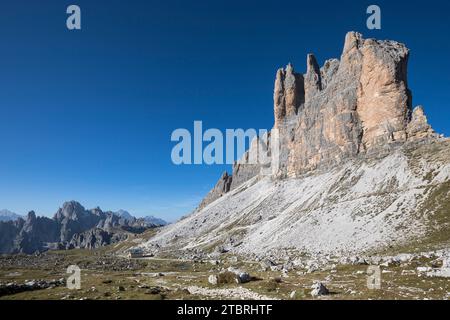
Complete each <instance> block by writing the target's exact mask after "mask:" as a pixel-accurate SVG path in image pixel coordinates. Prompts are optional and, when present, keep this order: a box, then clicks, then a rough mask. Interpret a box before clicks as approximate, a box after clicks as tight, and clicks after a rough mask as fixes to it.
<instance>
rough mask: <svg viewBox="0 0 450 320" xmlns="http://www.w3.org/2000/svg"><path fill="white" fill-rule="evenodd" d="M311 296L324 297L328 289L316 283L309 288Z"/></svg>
mask: <svg viewBox="0 0 450 320" xmlns="http://www.w3.org/2000/svg"><path fill="white" fill-rule="evenodd" d="M311 289H312V290H311V296H313V297H317V296H324V295H327V294H329V293H330V292H329V291H328V289H327V288H326V287H325V286H324V285H323V284H322V283H320V282H316V283H314V284H313V285H312V286H311Z"/></svg>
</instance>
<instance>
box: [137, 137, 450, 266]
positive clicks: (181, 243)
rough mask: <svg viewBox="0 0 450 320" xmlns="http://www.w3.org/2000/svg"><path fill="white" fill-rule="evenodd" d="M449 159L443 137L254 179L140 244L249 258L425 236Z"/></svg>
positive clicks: (370, 246) (446, 181)
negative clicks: (304, 171) (305, 171)
mask: <svg viewBox="0 0 450 320" xmlns="http://www.w3.org/2000/svg"><path fill="white" fill-rule="evenodd" d="M422 154H429V157H428V158H426V157H424V156H423V155H422ZM449 159H450V142H449V141H445V142H436V143H434V144H433V145H432V146H428V145H424V146H419V147H418V149H407V148H401V149H398V150H396V151H394V152H393V153H392V154H390V155H388V156H385V157H383V158H381V159H372V160H367V159H353V160H349V161H347V163H345V164H343V165H341V166H337V167H334V168H333V169H330V170H326V171H321V172H319V171H317V172H314V173H313V174H309V175H304V176H303V177H301V178H289V179H285V180H274V179H272V178H271V177H263V178H258V177H255V178H253V179H251V180H249V181H247V182H245V183H244V184H242V185H240V186H239V187H238V188H236V189H235V190H232V191H230V192H229V193H227V194H226V195H224V196H222V197H221V198H220V199H218V200H216V201H214V202H213V203H211V204H209V205H207V206H206V207H205V208H203V209H202V210H200V211H196V212H194V213H193V214H191V215H190V216H188V217H186V218H184V219H183V220H180V221H179V222H177V223H175V224H173V225H170V226H168V227H166V228H164V229H163V230H161V232H160V233H159V234H157V235H156V236H155V237H154V238H153V239H151V240H150V241H149V242H148V243H147V244H146V245H145V248H146V250H148V251H152V252H154V253H157V252H158V251H160V250H162V251H164V249H167V250H174V249H179V250H180V251H181V252H185V253H187V252H191V253H192V252H196V250H199V251H201V252H207V253H214V251H215V248H216V247H219V246H220V247H221V248H226V249H225V250H221V252H232V253H238V254H243V255H245V256H247V257H248V258H250V257H252V256H253V257H254V256H265V255H270V254H271V253H276V254H277V255H280V254H282V252H283V249H286V248H291V249H295V251H297V252H308V253H311V254H340V253H342V254H351V253H360V252H366V251H369V250H376V249H381V248H388V247H389V246H392V245H400V244H402V243H405V242H407V241H409V240H414V239H421V238H423V239H426V238H425V235H426V234H427V233H428V232H431V229H430V228H434V227H435V226H436V222H437V218H438V217H437V216H435V213H437V212H439V210H440V209H439V208H440V206H442V204H445V203H448V201H449V200H450V193H449V192H450V161H449ZM437 195H441V196H442V198H439V199H438V200H439V201H437V202H436V201H435V200H436V196H437ZM447 218H448V216H447ZM444 219H445V218H444ZM437 225H440V226H442V227H443V228H444V229H445V230H448V227H449V226H448V224H447V225H445V224H444V223H439V224H437ZM445 230H440V232H441V234H443V233H445Z"/></svg>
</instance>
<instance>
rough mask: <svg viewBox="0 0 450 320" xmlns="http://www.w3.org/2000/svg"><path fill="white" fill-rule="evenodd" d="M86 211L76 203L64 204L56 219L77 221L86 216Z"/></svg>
mask: <svg viewBox="0 0 450 320" xmlns="http://www.w3.org/2000/svg"><path fill="white" fill-rule="evenodd" d="M85 213H86V209H85V208H84V207H83V206H82V205H81V204H80V203H79V202H76V201H67V202H64V203H63V205H62V207H61V208H60V209H59V210H58V211H57V213H56V215H55V218H56V219H57V220H61V219H77V218H80V217H82V216H83V215H85Z"/></svg>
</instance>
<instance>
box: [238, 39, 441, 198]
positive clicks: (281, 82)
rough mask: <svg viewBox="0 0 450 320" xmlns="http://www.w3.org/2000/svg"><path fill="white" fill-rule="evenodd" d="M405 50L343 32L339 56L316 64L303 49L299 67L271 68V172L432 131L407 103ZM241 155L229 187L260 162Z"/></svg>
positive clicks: (303, 168)
mask: <svg viewBox="0 0 450 320" xmlns="http://www.w3.org/2000/svg"><path fill="white" fill-rule="evenodd" d="M408 57H409V50H408V49H407V48H406V46H405V45H404V44H401V43H398V42H395V41H379V40H374V39H363V37H362V35H361V34H359V33H356V32H349V33H348V34H347V35H346V37H345V43H344V49H343V52H342V55H341V58H340V60H337V59H330V60H327V61H326V62H325V63H324V65H323V67H321V68H320V67H319V64H318V62H317V60H316V58H315V57H314V55H312V54H309V55H308V56H307V61H306V73H305V74H301V73H296V72H295V71H294V68H293V66H292V65H291V64H289V65H288V66H287V67H286V68H285V69H279V70H278V71H277V73H276V78H275V86H274V118H275V124H274V129H276V130H278V133H279V134H278V136H279V148H280V152H279V158H278V159H279V166H278V168H279V169H278V172H277V173H275V174H274V176H275V177H291V176H298V175H302V174H304V173H306V172H308V171H311V170H314V169H317V168H319V167H331V166H333V165H336V164H339V163H342V162H343V161H345V159H349V158H351V157H355V156H361V155H362V156H366V157H370V156H371V155H378V154H380V153H386V152H389V151H390V150H392V149H393V148H395V147H397V146H399V145H401V144H403V143H405V142H408V141H417V140H423V139H434V138H436V137H437V135H436V134H435V133H434V131H433V130H432V128H431V127H430V125H429V124H428V123H427V119H426V117H425V115H424V112H423V108H422V107H418V108H416V109H415V110H414V111H412V95H411V92H410V90H409V88H408V82H407V64H408ZM272 132H273V130H272ZM252 148H253V146H252ZM250 151H251V150H250ZM246 157H247V158H248V157H249V155H248V154H245V155H244V158H243V159H242V160H244V161H239V162H238V163H237V164H236V165H235V166H234V167H233V183H232V185H231V190H232V189H234V188H236V187H237V186H238V185H240V184H241V183H243V182H245V181H247V180H248V179H250V178H252V177H254V176H256V175H258V174H260V170H261V166H258V165H254V164H252V165H248V164H247V165H246V164H245V160H246V159H245V158H246Z"/></svg>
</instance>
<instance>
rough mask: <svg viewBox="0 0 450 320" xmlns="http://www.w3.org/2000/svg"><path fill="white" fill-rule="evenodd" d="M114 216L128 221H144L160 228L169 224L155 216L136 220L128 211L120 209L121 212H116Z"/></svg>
mask: <svg viewBox="0 0 450 320" xmlns="http://www.w3.org/2000/svg"><path fill="white" fill-rule="evenodd" d="M114 214H116V215H117V216H119V217H121V218H123V219H125V220H127V221H130V220H133V219H143V220H144V221H145V222H147V223H148V224H150V225H156V226H158V227H161V226H165V225H166V224H167V222H166V221H165V220H163V219H160V218H156V217H154V216H146V217H143V218H136V217H134V216H133V215H131V214H130V213H129V212H128V211H126V210H122V209H120V210H119V211H116V212H114Z"/></svg>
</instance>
